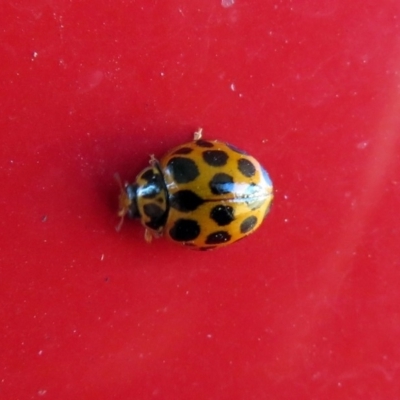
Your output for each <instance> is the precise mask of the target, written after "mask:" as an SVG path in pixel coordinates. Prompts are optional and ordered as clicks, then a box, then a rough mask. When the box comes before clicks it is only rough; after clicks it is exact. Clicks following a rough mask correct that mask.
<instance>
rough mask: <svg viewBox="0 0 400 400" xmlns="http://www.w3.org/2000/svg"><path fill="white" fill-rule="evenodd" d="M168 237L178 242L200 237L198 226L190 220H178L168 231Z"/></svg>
mask: <svg viewBox="0 0 400 400" xmlns="http://www.w3.org/2000/svg"><path fill="white" fill-rule="evenodd" d="M169 235H170V236H171V238H172V239H173V240H176V241H178V242H186V241H189V240H194V239H196V238H197V237H198V236H199V235H200V226H199V224H198V223H197V222H196V221H194V220H192V219H183V218H182V219H178V220H177V221H175V224H174V226H173V227H172V228H171V229H170V230H169Z"/></svg>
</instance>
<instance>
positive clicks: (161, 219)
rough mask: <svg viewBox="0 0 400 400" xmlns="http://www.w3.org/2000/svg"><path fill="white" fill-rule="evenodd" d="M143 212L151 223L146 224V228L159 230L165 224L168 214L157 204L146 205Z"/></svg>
mask: <svg viewBox="0 0 400 400" xmlns="http://www.w3.org/2000/svg"><path fill="white" fill-rule="evenodd" d="M143 211H144V213H145V214H146V216H147V217H149V218H150V221H147V222H146V226H148V227H149V228H151V229H154V230H157V229H159V228H161V227H162V226H163V225H164V224H165V220H166V212H165V210H164V209H162V208H161V207H159V206H158V205H157V204H153V203H150V204H145V205H144V206H143Z"/></svg>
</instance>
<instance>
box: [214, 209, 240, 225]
mask: <svg viewBox="0 0 400 400" xmlns="http://www.w3.org/2000/svg"><path fill="white" fill-rule="evenodd" d="M233 214H234V212H233V208H232V207H231V206H224V205H221V204H220V205H218V206H215V207H214V208H213V209H212V210H211V212H210V218H211V219H213V220H214V221H215V222H216V223H217V224H218V225H219V226H225V225H229V224H230V223H231V222H232V221H233V220H234V219H235V217H234V215H233Z"/></svg>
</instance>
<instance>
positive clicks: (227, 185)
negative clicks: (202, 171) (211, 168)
mask: <svg viewBox="0 0 400 400" xmlns="http://www.w3.org/2000/svg"><path fill="white" fill-rule="evenodd" d="M209 186H210V189H211V192H212V193H213V194H217V195H221V194H227V193H232V192H233V188H234V186H235V184H234V183H233V178H232V176H230V175H228V174H225V173H224V172H220V173H218V174H215V175H214V176H213V178H212V179H211V181H210V183H209Z"/></svg>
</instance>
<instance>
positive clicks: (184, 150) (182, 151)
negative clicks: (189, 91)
mask: <svg viewBox="0 0 400 400" xmlns="http://www.w3.org/2000/svg"><path fill="white" fill-rule="evenodd" d="M192 151H193V149H192V148H190V147H181V148H180V149H178V150H176V151H174V153H173V154H189V153H191V152H192Z"/></svg>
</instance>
